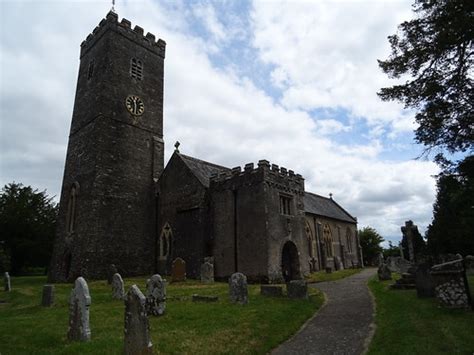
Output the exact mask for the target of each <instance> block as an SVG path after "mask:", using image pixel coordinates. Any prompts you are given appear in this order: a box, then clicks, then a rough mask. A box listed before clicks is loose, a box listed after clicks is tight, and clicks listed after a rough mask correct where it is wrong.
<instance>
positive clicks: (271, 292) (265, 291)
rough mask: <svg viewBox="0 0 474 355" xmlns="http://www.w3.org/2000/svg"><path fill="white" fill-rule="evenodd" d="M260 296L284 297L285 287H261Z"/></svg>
mask: <svg viewBox="0 0 474 355" xmlns="http://www.w3.org/2000/svg"><path fill="white" fill-rule="evenodd" d="M260 294H261V295H262V296H269V297H281V296H283V287H281V286H276V285H260Z"/></svg>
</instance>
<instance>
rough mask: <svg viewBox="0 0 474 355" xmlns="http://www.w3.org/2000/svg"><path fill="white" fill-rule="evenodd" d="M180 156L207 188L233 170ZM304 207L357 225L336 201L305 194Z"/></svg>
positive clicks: (312, 211)
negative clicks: (214, 178) (219, 177)
mask: <svg viewBox="0 0 474 355" xmlns="http://www.w3.org/2000/svg"><path fill="white" fill-rule="evenodd" d="M179 156H180V157H181V159H182V160H183V162H184V163H185V164H186V166H187V167H188V168H189V169H190V170H191V171H192V172H193V174H194V175H195V176H196V177H197V178H198V180H199V181H200V182H201V184H203V186H205V187H209V179H210V177H211V175H213V174H219V173H220V172H223V171H230V170H231V169H229V168H226V167H225V166H221V165H217V164H213V163H209V162H207V161H204V160H200V159H196V158H193V157H190V156H187V155H184V154H181V153H179ZM304 207H305V208H304V209H305V212H307V213H312V214H315V215H318V216H322V217H328V218H334V219H337V220H340V221H344V222H349V223H357V220H356V219H355V218H354V217H352V216H351V215H350V214H349V213H348V212H346V211H345V210H344V209H343V208H342V207H341V206H339V205H338V204H337V202H336V201H334V200H332V199H330V198H327V197H323V196H320V195H316V194H313V193H311V192H305V194H304Z"/></svg>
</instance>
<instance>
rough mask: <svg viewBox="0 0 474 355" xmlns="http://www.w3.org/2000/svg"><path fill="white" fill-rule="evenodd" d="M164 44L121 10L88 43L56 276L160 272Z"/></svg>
mask: <svg viewBox="0 0 474 355" xmlns="http://www.w3.org/2000/svg"><path fill="white" fill-rule="evenodd" d="M165 45H166V44H165V42H164V41H162V40H158V41H157V40H156V39H155V36H154V35H152V34H150V33H147V34H146V35H144V32H143V29H142V28H141V27H139V26H135V27H134V28H133V29H132V27H131V23H130V22H129V21H128V20H126V19H123V20H122V21H121V22H118V16H117V15H116V14H115V13H114V12H109V13H108V14H107V17H106V19H103V20H102V21H101V22H100V23H99V25H98V26H97V27H96V28H95V29H94V31H93V33H91V34H90V35H89V36H88V37H87V38H86V40H85V41H84V42H83V43H82V44H81V54H80V67H79V75H78V80H77V89H76V97H75V103H74V111H73V115H72V122H71V130H70V133H69V143H68V149H67V157H66V165H65V170H64V177H63V185H62V190H61V198H60V210H59V218H58V225H57V232H56V243H55V247H54V251H53V257H52V261H51V267H50V274H49V279H50V281H52V282H58V281H70V280H73V279H74V278H76V277H77V276H79V275H81V276H84V277H88V278H105V276H106V273H107V268H108V267H109V265H110V264H115V265H117V266H118V267H119V271H120V272H123V273H124V274H126V275H129V276H130V275H139V274H142V275H143V274H150V273H151V272H153V265H154V264H155V263H154V260H155V258H156V256H155V247H154V245H155V240H154V236H155V234H156V231H155V228H156V226H155V220H156V213H157V212H156V201H155V194H154V193H153V191H154V186H155V183H156V181H157V180H158V178H159V176H160V174H161V172H162V171H163V163H164V155H163V152H164V143H163V65H164V57H165ZM147 261H148V262H147Z"/></svg>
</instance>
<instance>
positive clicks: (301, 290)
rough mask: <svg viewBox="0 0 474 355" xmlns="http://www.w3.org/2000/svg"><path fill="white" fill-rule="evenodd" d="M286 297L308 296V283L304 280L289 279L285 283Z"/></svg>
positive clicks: (305, 297)
mask: <svg viewBox="0 0 474 355" xmlns="http://www.w3.org/2000/svg"><path fill="white" fill-rule="evenodd" d="M286 292H287V294H288V298H293V299H296V298H303V299H307V298H308V285H307V284H306V281H305V280H291V281H290V282H288V283H287V284H286Z"/></svg>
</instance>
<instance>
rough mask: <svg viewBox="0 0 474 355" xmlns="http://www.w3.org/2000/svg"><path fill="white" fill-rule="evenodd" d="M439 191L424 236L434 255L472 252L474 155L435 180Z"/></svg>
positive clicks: (473, 239) (473, 229)
mask: <svg viewBox="0 0 474 355" xmlns="http://www.w3.org/2000/svg"><path fill="white" fill-rule="evenodd" d="M437 188H438V193H437V197H436V202H435V204H434V206H433V221H432V223H431V224H430V225H429V226H428V229H427V232H426V237H427V240H428V249H429V251H430V252H431V253H433V254H435V255H439V254H446V253H453V254H455V253H460V254H463V255H468V254H471V255H473V254H474V156H470V157H467V158H466V159H464V160H463V161H462V162H461V163H460V164H459V166H458V167H457V168H456V169H455V170H454V171H452V172H450V173H442V174H441V175H439V177H438V181H437Z"/></svg>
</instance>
